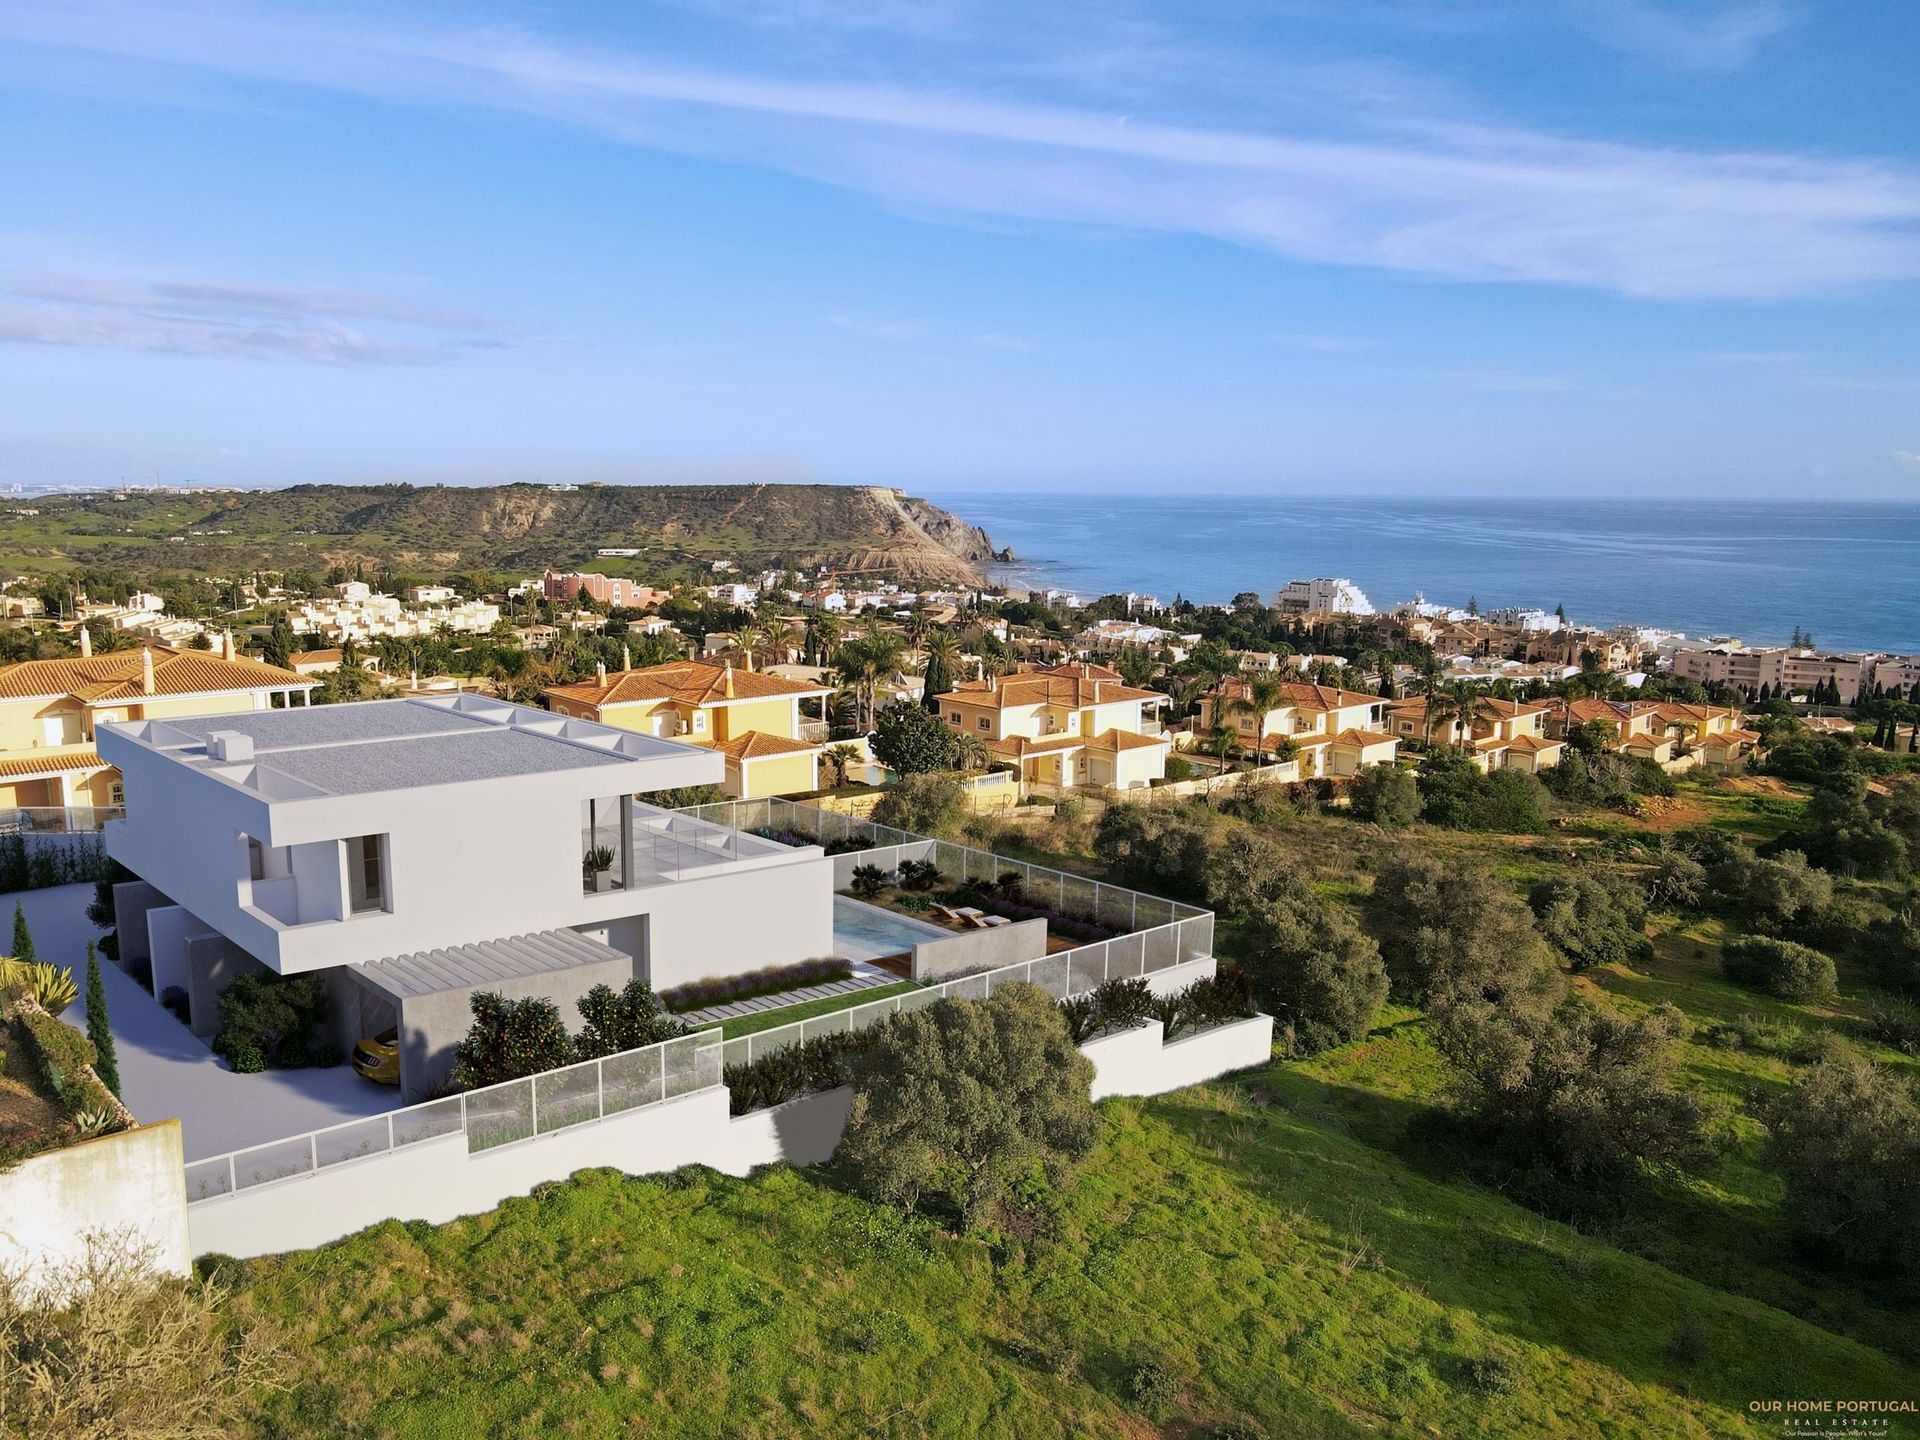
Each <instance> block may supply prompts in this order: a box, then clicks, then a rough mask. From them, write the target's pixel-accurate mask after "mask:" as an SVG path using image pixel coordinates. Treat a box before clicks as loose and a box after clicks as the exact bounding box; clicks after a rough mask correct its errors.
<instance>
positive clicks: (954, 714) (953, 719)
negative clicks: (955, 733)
mask: <svg viewBox="0 0 1920 1440" xmlns="http://www.w3.org/2000/svg"><path fill="white" fill-rule="evenodd" d="M947 723H948V724H949V725H958V724H959V723H960V712H959V711H958V710H949V711H948V712H947Z"/></svg>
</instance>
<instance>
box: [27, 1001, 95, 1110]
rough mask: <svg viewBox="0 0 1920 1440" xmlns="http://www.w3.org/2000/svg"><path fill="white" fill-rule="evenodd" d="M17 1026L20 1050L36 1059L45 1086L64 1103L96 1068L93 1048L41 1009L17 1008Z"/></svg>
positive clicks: (36, 1065) (72, 1030)
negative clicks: (89, 1070)
mask: <svg viewBox="0 0 1920 1440" xmlns="http://www.w3.org/2000/svg"><path fill="white" fill-rule="evenodd" d="M13 1025H14V1034H15V1035H16V1036H18V1037H19V1040H20V1048H21V1049H23V1050H25V1051H26V1052H27V1054H28V1055H29V1056H31V1057H32V1059H33V1065H34V1069H36V1070H37V1071H39V1072H40V1081H41V1083H42V1084H43V1085H45V1086H46V1088H47V1090H48V1092H49V1093H50V1094H52V1095H53V1097H54V1098H55V1099H56V1100H60V1101H62V1102H64V1101H65V1099H66V1096H67V1092H68V1090H69V1089H70V1088H71V1087H72V1086H73V1085H74V1084H76V1083H77V1081H78V1077H79V1076H80V1075H81V1074H82V1073H83V1072H84V1071H85V1070H86V1068H87V1067H88V1066H89V1065H91V1064H93V1059H94V1056H93V1046H92V1045H90V1044H88V1043H87V1037H86V1036H85V1035H82V1034H81V1033H80V1032H79V1031H78V1030H76V1029H74V1028H73V1027H72V1026H71V1025H65V1024H62V1023H61V1022H60V1021H58V1020H55V1019H54V1018H53V1017H52V1016H51V1015H48V1014H47V1013H46V1011H44V1010H41V1009H39V1008H38V1007H37V1006H32V1005H20V1006H16V1007H15V1009H14V1012H13Z"/></svg>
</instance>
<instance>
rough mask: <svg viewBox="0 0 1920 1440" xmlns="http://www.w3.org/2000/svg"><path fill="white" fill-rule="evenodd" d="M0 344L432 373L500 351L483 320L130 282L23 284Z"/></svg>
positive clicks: (3, 304) (287, 293)
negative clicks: (462, 357) (478, 353)
mask: <svg viewBox="0 0 1920 1440" xmlns="http://www.w3.org/2000/svg"><path fill="white" fill-rule="evenodd" d="M0 343H10V344H17V345H57V346H85V347H90V348H104V349H115V350H145V351H154V352H160V353H165V354H174V355H207V356H229V357H242V358H247V359H289V360H304V361H309V362H312V363H316V364H322V365H431V364H437V363H440V362H442V361H445V360H449V359H452V358H454V357H455V356H457V355H459V354H460V353H461V352H463V351H468V350H475V349H491V348H497V347H499V346H503V345H506V344H507V343H509V342H508V339H507V332H506V331H505V330H504V329H503V327H500V326H498V325H496V324H495V323H493V322H492V321H489V320H487V319H485V318H483V317H481V316H475V315H467V314H462V313H457V312H453V311H443V310H438V309H434V308H431V307H426V306H420V305H416V304H414V303H412V302H410V301H406V300H402V299H397V298H395V297H392V296H383V295H374V294H367V293H363V292H356V291H346V290H324V289H299V288H290V287H284V286H264V285H248V284H232V283H224V282H209V281H200V280H136V279H130V278H127V277H124V276H78V277H76V276H56V277H39V278H32V279H21V280H16V281H15V282H13V283H12V284H11V285H10V286H9V287H8V289H7V292H6V297H5V298H4V299H0Z"/></svg>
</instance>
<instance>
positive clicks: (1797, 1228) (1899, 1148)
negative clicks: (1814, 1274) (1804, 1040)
mask: <svg viewBox="0 0 1920 1440" xmlns="http://www.w3.org/2000/svg"><path fill="white" fill-rule="evenodd" d="M1767 1119H1768V1123H1769V1126H1770V1129H1771V1135H1770V1138H1769V1140H1768V1149H1769V1152H1770V1154H1771V1155H1772V1157H1773V1159H1774V1161H1775V1163H1776V1164H1777V1165H1778V1166H1779V1167H1780V1170H1781V1172H1782V1174H1783V1175H1784V1177H1785V1179H1786V1196H1785V1199H1784V1201H1783V1208H1784V1210H1785V1213H1786V1217H1787V1222H1788V1224H1789V1226H1790V1227H1791V1228H1792V1231H1793V1233H1794V1236H1795V1238H1796V1239H1797V1240H1798V1241H1799V1243H1800V1245H1801V1246H1802V1247H1803V1248H1804V1249H1805V1250H1806V1251H1807V1252H1808V1253H1810V1254H1811V1255H1813V1256H1814V1257H1815V1258H1817V1259H1819V1260H1821V1261H1822V1262H1824V1263H1827V1264H1830V1265H1833V1266H1836V1267H1840V1268H1845V1269H1850V1270H1854V1271H1858V1272H1860V1273H1862V1274H1876V1275H1877V1274H1882V1273H1884V1272H1887V1271H1904V1270H1910V1269H1912V1268H1914V1266H1915V1265H1916V1264H1920V1110H1916V1108H1915V1105H1914V1097H1913V1091H1912V1089H1911V1087H1910V1086H1909V1085H1908V1083H1907V1082H1906V1081H1905V1080H1904V1079H1903V1078H1901V1077H1900V1076H1899V1075H1898V1074H1896V1073H1895V1072H1893V1071H1891V1070H1886V1069H1882V1068H1880V1067H1878V1066H1875V1065H1870V1064H1868V1063H1867V1062H1866V1061H1864V1060H1861V1059H1859V1058H1857V1057H1856V1058H1850V1059H1842V1060H1837V1061H1831V1062H1827V1063H1823V1064H1818V1065H1815V1066H1813V1067H1812V1068H1811V1069H1809V1070H1808V1071H1807V1072H1806V1074H1804V1075H1803V1076H1801V1078H1800V1080H1799V1082H1798V1083H1797V1084H1796V1085H1794V1086H1793V1088H1792V1089H1791V1090H1789V1091H1788V1092H1787V1093H1786V1094H1785V1095H1783V1096H1781V1097H1780V1099H1779V1100H1777V1101H1775V1102H1774V1104H1773V1105H1772V1107H1771V1108H1770V1110H1769V1113H1768V1116H1767Z"/></svg>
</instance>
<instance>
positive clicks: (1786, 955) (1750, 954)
mask: <svg viewBox="0 0 1920 1440" xmlns="http://www.w3.org/2000/svg"><path fill="white" fill-rule="evenodd" d="M1720 969H1721V972H1722V973H1723V974H1724V975H1725V976H1726V977H1727V978H1728V979H1729V980H1732V981H1734V982H1735V983H1736V984H1740V985H1749V986H1751V987H1753V988H1754V989H1756V990H1764V991H1765V992H1766V993H1767V994H1769V995H1773V996H1775V997H1777V998H1779V999H1781V1000H1825V999H1827V998H1828V997H1829V996H1831V995H1832V994H1833V992H1834V989H1835V985H1836V981H1835V977H1834V972H1833V961H1832V960H1830V959H1828V958H1827V957H1826V956H1825V955H1822V954H1821V953H1820V952H1819V951H1818V950H1815V949H1812V948H1811V947H1809V946H1806V945H1796V944H1795V943H1794V942H1793V941H1791V940H1774V939H1771V938H1769V937H1767V936H1764V935H1753V936H1748V937H1746V938H1745V939H1740V940H1729V941H1728V942H1727V943H1726V945H1725V946H1724V947H1722V949H1721V951H1720Z"/></svg>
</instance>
